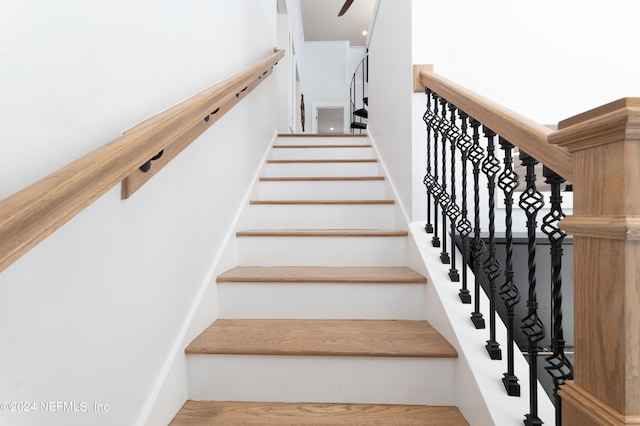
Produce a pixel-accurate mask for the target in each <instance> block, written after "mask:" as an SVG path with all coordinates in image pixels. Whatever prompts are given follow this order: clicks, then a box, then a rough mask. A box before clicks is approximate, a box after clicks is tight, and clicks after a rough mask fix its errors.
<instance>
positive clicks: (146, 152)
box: [0, 50, 284, 271]
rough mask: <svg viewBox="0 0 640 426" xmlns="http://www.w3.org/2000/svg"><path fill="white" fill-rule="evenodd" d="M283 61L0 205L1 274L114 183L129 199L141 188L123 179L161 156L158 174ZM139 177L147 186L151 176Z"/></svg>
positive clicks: (215, 90) (274, 58) (164, 115)
mask: <svg viewBox="0 0 640 426" xmlns="http://www.w3.org/2000/svg"><path fill="white" fill-rule="evenodd" d="M283 56H284V51H283V50H275V51H274V53H273V54H271V55H269V56H268V57H266V58H264V59H262V60H260V61H258V62H256V63H255V64H253V65H251V66H249V67H247V68H245V69H244V70H242V71H240V72H239V73H237V74H235V75H234V76H233V77H231V78H229V79H227V80H224V81H222V82H220V83H218V84H216V85H214V86H212V87H210V88H209V89H206V90H205V91H203V92H201V93H198V94H196V95H195V96H192V97H191V98H189V99H187V100H185V101H183V102H181V103H179V104H177V105H175V106H173V107H171V108H169V109H167V110H165V111H163V112H161V113H159V114H157V115H155V116H153V117H151V118H150V119H148V120H145V121H144V122H142V123H140V124H138V125H137V126H135V127H133V128H131V129H130V130H128V131H127V132H125V133H124V134H123V135H122V136H120V137H119V138H117V139H115V140H113V141H112V142H109V143H108V144H106V145H104V146H102V147H100V148H98V149H96V150H95V151H93V152H91V153H89V154H87V155H85V156H84V157H82V158H80V159H78V160H76V161H74V162H72V163H71V164H69V165H67V166H65V167H63V168H61V169H59V170H57V171H55V172H53V173H52V174H50V175H49V176H47V177H45V178H43V179H41V180H39V181H38V182H36V183H34V184H32V185H31V186H29V187H27V188H25V189H23V190H21V191H19V192H17V193H15V194H13V195H11V196H9V197H7V198H5V199H4V200H2V201H0V241H1V244H2V251H1V252H0V271H2V270H4V269H6V268H7V267H8V266H9V265H11V264H12V263H13V262H14V261H16V260H17V259H18V258H19V257H20V256H22V255H23V254H25V253H26V252H27V251H28V250H30V249H31V248H33V247H34V246H35V245H37V244H38V243H39V242H40V241H42V240H43V239H44V238H46V237H47V236H49V235H50V234H51V233H53V232H54V231H55V230H56V229H58V228H60V227H61V226H62V225H64V224H65V223H66V222H67V221H69V220H70V219H71V218H72V217H74V216H75V215H76V214H77V213H79V212H80V211H82V210H83V209H84V208H85V207H87V206H88V205H89V204H91V203H92V202H93V201H95V200H96V199H97V198H98V197H100V196H101V195H103V194H104V193H106V192H107V191H108V190H109V189H111V188H112V187H113V186H115V185H117V184H118V182H120V181H123V180H125V182H123V198H126V197H128V196H129V195H130V194H131V193H132V192H133V191H135V189H137V188H138V187H139V186H140V185H141V184H142V183H144V182H142V183H140V180H139V179H138V180H137V181H136V182H135V183H134V184H133V187H132V186H131V185H130V182H129V183H126V180H127V178H128V177H131V178H140V174H142V172H140V171H139V170H138V168H139V167H140V166H141V165H142V164H144V163H145V162H147V161H148V160H149V159H151V158H152V157H153V156H155V155H156V154H158V153H159V152H160V151H163V155H162V157H160V158H159V159H158V160H157V161H154V162H153V164H152V171H153V172H156V171H157V170H159V169H160V167H161V166H162V165H164V164H166V163H167V162H168V161H169V160H170V159H171V158H173V157H175V155H177V154H178V153H179V152H180V151H181V150H182V149H183V148H184V147H186V146H187V145H188V144H189V143H191V142H192V141H193V140H195V139H196V138H197V137H198V136H199V135H200V134H201V133H202V132H204V130H206V129H207V128H208V127H209V126H210V125H211V124H212V123H214V122H215V121H216V120H217V119H219V117H220V116H222V115H223V114H224V112H226V111H227V110H229V109H230V108H231V107H232V106H233V105H235V104H236V103H237V102H238V101H239V100H240V99H241V98H242V97H244V96H246V94H247V93H249V92H250V89H252V88H253V87H255V86H256V85H257V84H258V83H259V82H260V81H262V80H264V78H265V77H266V76H267V75H268V74H269V73H270V72H271V70H272V69H273V66H274V65H275V64H277V63H278V61H279V60H280V59H281V58H282V57H283ZM214 112H215V113H214ZM143 175H146V176H143V177H142V179H143V180H144V181H146V180H148V178H149V177H150V176H152V175H153V173H150V174H143ZM127 187H128V188H129V189H127ZM130 189H133V191H131V190H130ZM125 190H126V191H125Z"/></svg>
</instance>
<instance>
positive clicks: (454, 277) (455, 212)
mask: <svg viewBox="0 0 640 426" xmlns="http://www.w3.org/2000/svg"><path fill="white" fill-rule="evenodd" d="M457 110H458V109H457V108H456V107H455V105H453V104H452V103H449V111H450V113H451V115H450V117H451V118H450V120H449V121H450V122H451V127H450V128H449V132H448V133H447V138H448V139H449V145H450V148H451V155H450V156H449V157H450V160H451V197H450V198H449V200H450V202H449V206H448V207H447V217H449V225H450V231H449V232H450V233H451V268H449V279H450V280H451V281H453V282H458V281H460V274H459V273H458V270H457V269H456V223H457V221H458V218H459V217H460V207H458V204H457V203H456V145H457V144H458V139H460V135H461V133H460V129H459V128H458V126H457V125H456V111H457Z"/></svg>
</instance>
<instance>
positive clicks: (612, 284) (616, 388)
mask: <svg viewBox="0 0 640 426" xmlns="http://www.w3.org/2000/svg"><path fill="white" fill-rule="evenodd" d="M558 128H559V130H558V131H557V132H555V133H553V134H552V135H550V136H549V141H550V142H551V143H555V144H558V145H560V146H563V147H566V148H567V149H568V150H569V151H570V152H572V153H573V167H574V170H573V172H574V173H573V181H572V183H573V188H574V214H573V216H571V217H567V218H566V219H565V220H563V221H562V222H561V224H560V226H561V227H562V229H564V230H565V231H566V232H567V233H569V234H572V235H573V236H574V240H573V241H574V242H573V244H574V315H575V317H574V324H575V325H574V327H575V330H574V340H575V363H574V380H573V381H570V382H567V383H566V384H565V385H563V386H562V387H561V390H560V392H559V394H560V397H561V399H562V418H563V424H564V425H565V426H573V425H580V426H583V425H640V98H627V99H621V100H619V101H616V102H613V103H610V104H607V105H604V106H602V107H599V108H596V109H594V110H591V111H588V112H585V113H583V114H580V115H578V116H575V117H572V118H570V119H567V120H564V121H562V122H560V123H559V125H558Z"/></svg>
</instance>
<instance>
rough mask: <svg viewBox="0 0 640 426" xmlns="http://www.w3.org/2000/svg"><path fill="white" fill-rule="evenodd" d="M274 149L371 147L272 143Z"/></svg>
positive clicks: (368, 145)
mask: <svg viewBox="0 0 640 426" xmlns="http://www.w3.org/2000/svg"><path fill="white" fill-rule="evenodd" d="M273 148H274V149H299V148H303V149H304V148H329V149H331V148H371V144H358V145H356V144H351V145H274V146H273Z"/></svg>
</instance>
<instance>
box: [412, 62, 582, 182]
mask: <svg viewBox="0 0 640 426" xmlns="http://www.w3.org/2000/svg"><path fill="white" fill-rule="evenodd" d="M414 69H417V72H419V81H420V84H422V86H423V87H428V88H429V89H431V90H433V91H434V92H435V93H437V94H438V95H439V96H442V97H443V98H445V99H446V100H447V101H448V102H450V103H452V104H453V105H455V106H456V107H457V108H459V109H461V110H462V111H464V112H465V113H467V114H469V116H471V117H473V118H475V119H476V120H478V121H480V122H481V123H482V124H484V125H486V126H487V127H489V128H490V129H491V130H493V131H494V132H496V133H498V134H499V135H501V136H503V137H504V138H505V139H507V140H508V141H509V142H511V143H512V144H514V145H515V146H517V147H518V148H520V149H522V150H523V151H525V152H526V153H527V154H529V155H531V156H532V157H533V158H535V159H536V160H538V161H539V162H541V163H542V164H544V165H545V166H547V167H549V168H550V169H552V170H553V171H555V172H556V173H558V174H559V175H561V176H562V177H564V178H565V179H567V180H568V181H573V156H572V154H571V153H570V152H569V151H568V150H567V149H566V148H563V147H559V146H557V145H553V144H550V143H549V136H550V135H551V134H553V133H554V131H553V130H551V129H549V128H547V127H545V126H543V125H541V124H539V123H536V122H534V121H532V120H530V119H528V118H526V117H524V116H522V115H520V114H518V113H516V112H514V111H512V110H510V109H508V108H505V107H503V106H501V105H499V104H497V103H495V102H493V101H490V100H488V99H487V98H485V97H483V96H481V95H479V94H477V93H475V92H473V91H471V90H468V89H466V88H464V87H462V86H460V85H458V84H456V83H453V82H452V81H449V80H447V79H446V78H444V77H442V76H440V75H438V74H436V73H433V72H428V71H424V70H419V68H414Z"/></svg>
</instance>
